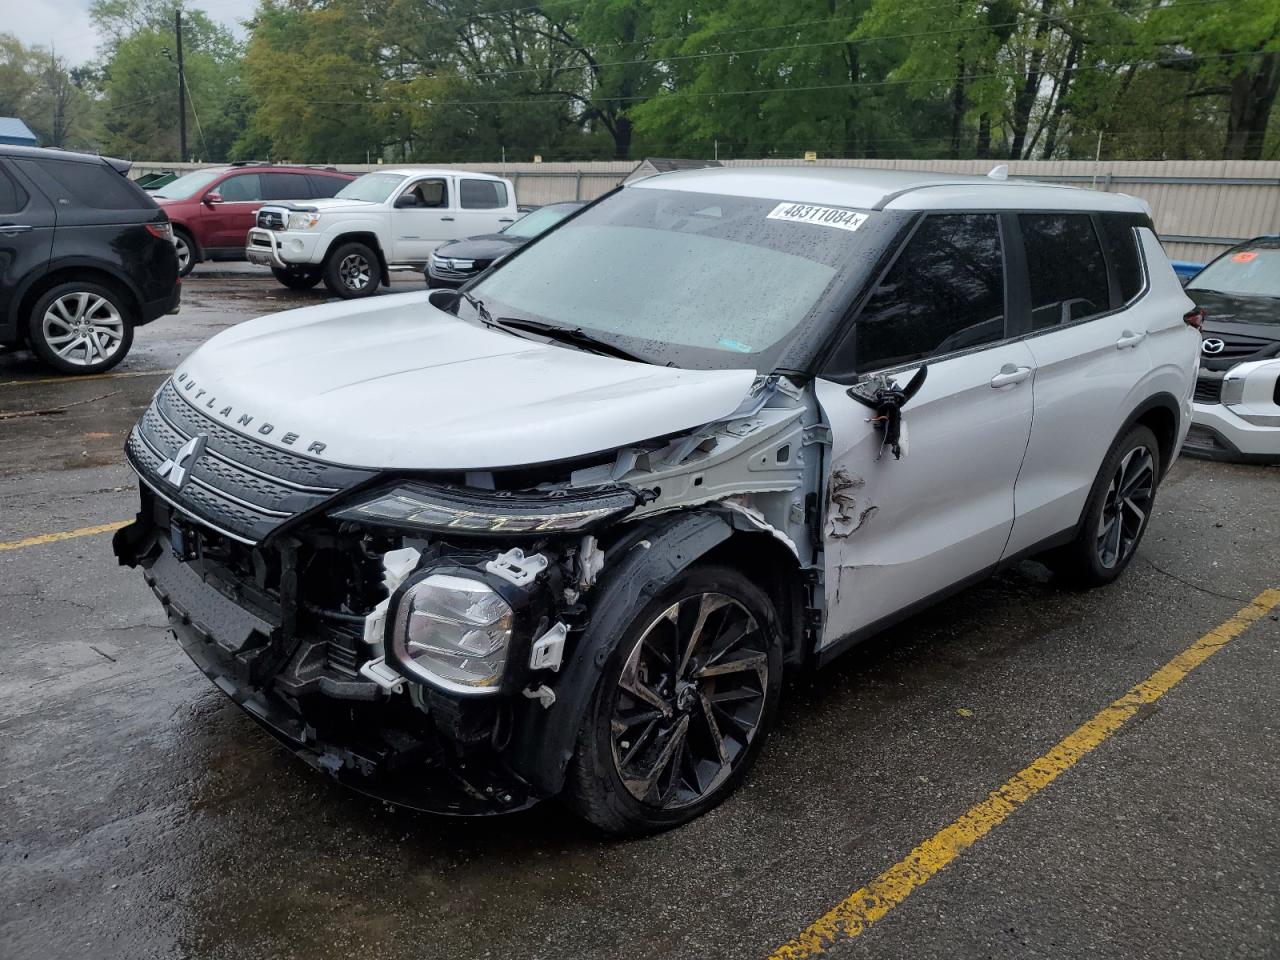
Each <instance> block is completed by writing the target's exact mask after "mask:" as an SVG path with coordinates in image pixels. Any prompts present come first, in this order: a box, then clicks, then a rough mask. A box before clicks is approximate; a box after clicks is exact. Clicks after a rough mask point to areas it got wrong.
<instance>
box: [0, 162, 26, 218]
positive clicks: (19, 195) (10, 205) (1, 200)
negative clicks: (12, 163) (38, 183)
mask: <svg viewBox="0 0 1280 960" xmlns="http://www.w3.org/2000/svg"><path fill="white" fill-rule="evenodd" d="M26 206H27V191H25V190H23V189H22V188H21V187H20V186H18V185H17V184H16V183H14V182H13V180H12V179H10V177H9V175H8V174H7V173H5V172H4V170H2V169H0V215H3V214H8V213H18V212H19V211H21V210H24V209H26Z"/></svg>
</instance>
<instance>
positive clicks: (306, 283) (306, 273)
mask: <svg viewBox="0 0 1280 960" xmlns="http://www.w3.org/2000/svg"><path fill="white" fill-rule="evenodd" d="M271 272H272V273H273V274H275V278H276V280H278V281H279V282H280V285H281V286H282V287H288V288H289V289H290V290H310V289H311V288H312V287H314V286H315V285H316V284H317V283H319V282H320V277H321V274H322V273H323V272H324V269H323V268H322V267H313V268H311V269H307V270H282V269H280V268H279V267H272V268H271Z"/></svg>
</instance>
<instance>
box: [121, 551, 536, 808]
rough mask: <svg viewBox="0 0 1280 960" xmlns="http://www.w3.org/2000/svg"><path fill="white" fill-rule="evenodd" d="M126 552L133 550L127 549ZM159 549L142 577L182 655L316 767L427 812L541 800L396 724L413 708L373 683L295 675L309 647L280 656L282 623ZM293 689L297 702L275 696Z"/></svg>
mask: <svg viewBox="0 0 1280 960" xmlns="http://www.w3.org/2000/svg"><path fill="white" fill-rule="evenodd" d="M125 529H126V530H128V529H129V528H125ZM122 532H123V531H122ZM124 539H125V540H129V539H131V538H124ZM120 546H121V547H125V548H126V549H129V546H128V545H127V544H126V543H124V542H122V543H121V544H120ZM161 547H162V548H161V550H160V551H159V552H158V553H157V554H156V556H155V557H154V560H152V562H151V563H150V566H149V567H148V569H147V570H146V572H145V576H146V580H147V583H148V584H149V585H150V586H151V588H152V590H153V591H154V592H155V594H156V596H157V597H158V598H159V600H160V602H161V604H162V605H163V606H164V608H165V612H166V614H167V615H168V618H169V626H170V630H171V632H172V634H173V635H174V637H175V638H176V639H177V640H178V642H179V644H180V645H181V646H182V649H183V650H184V651H185V652H186V654H187V655H188V656H189V657H190V658H191V660H192V661H193V662H194V663H195V664H196V666H197V667H199V668H200V670H201V671H202V672H203V673H204V674H205V676H207V677H208V678H209V679H210V680H211V681H212V682H213V684H214V685H215V686H216V687H217V688H218V689H219V690H221V691H222V692H223V693H224V694H226V695H227V697H229V698H230V699H231V700H232V701H233V702H235V703H236V705H238V706H239V707H240V708H241V709H243V710H244V711H245V712H246V713H247V714H249V716H251V717H252V718H253V719H254V720H255V721H257V723H258V724H259V725H261V726H262V727H263V728H264V729H266V730H267V731H268V732H269V733H270V734H271V735H272V736H274V737H275V738H276V739H277V740H279V741H280V742H281V743H282V744H284V745H285V746H286V747H288V748H289V749H290V750H292V751H293V752H294V753H295V754H296V755H297V756H298V757H299V758H300V759H302V760H303V761H304V762H306V763H307V764H308V765H309V766H311V767H313V768H315V769H317V770H320V771H323V772H324V773H326V774H328V775H329V776H331V777H333V778H334V779H336V780H338V781H339V782H341V783H342V784H344V785H345V786H348V787H350V788H352V789H354V790H357V791H359V792H360V793H363V794H366V795H368V796H371V797H375V798H377V799H380V800H385V801H387V802H389V803H393V804H396V805H398V806H403V807H408V808H411V809H414V810H421V811H425V812H429V813H437V814H445V815H452V816H487V815H494V814H502V813H512V812H515V811H517V810H523V809H526V808H527V807H530V806H532V805H533V804H534V803H536V802H537V801H538V800H539V799H540V796H539V795H537V794H536V793H535V792H534V791H533V790H532V788H531V787H530V786H529V785H528V784H527V783H525V782H524V781H523V780H522V779H521V778H520V777H519V776H517V775H516V774H514V773H512V772H511V771H510V770H508V769H507V768H506V766H505V765H504V764H503V763H502V762H501V761H500V760H499V759H498V757H497V756H496V754H494V753H492V752H490V751H480V752H474V751H473V752H469V753H468V754H467V755H466V756H465V759H461V758H460V757H459V756H458V755H457V754H456V753H455V752H454V751H452V750H451V749H450V745H449V744H447V743H446V742H445V741H444V739H443V738H442V737H440V736H438V735H436V734H434V733H433V727H432V723H431V721H430V720H428V719H427V718H425V717H424V718H423V721H424V722H423V723H421V724H419V725H418V729H409V728H407V727H406V726H405V725H403V724H399V723H397V722H396V711H397V710H404V709H406V706H407V705H406V704H404V703H403V702H401V701H398V700H392V698H389V697H386V696H385V695H383V694H382V693H381V692H380V691H379V690H378V689H377V688H376V685H375V684H372V683H369V682H367V681H346V680H341V679H334V678H332V677H326V676H323V675H321V676H315V675H314V674H308V673H307V672H306V670H305V669H304V668H305V664H303V665H302V666H303V668H298V662H297V661H298V658H300V657H301V658H305V654H306V651H305V650H301V647H302V646H303V645H305V643H306V641H303V642H302V644H299V647H298V648H295V649H289V650H285V649H283V648H281V647H280V635H279V631H280V624H279V622H278V621H276V620H274V619H273V618H272V617H271V615H270V614H269V613H267V612H265V611H254V610H250V609H246V608H245V607H243V606H241V605H239V604H237V603H235V602H233V601H232V600H230V599H228V598H227V597H225V596H223V594H222V593H221V592H219V591H218V590H216V589H214V588H213V587H212V586H210V585H209V584H207V583H205V582H204V580H203V579H202V578H201V576H200V575H199V574H198V573H197V572H196V571H195V570H193V569H192V568H191V566H190V565H189V564H187V563H184V562H182V561H180V560H178V559H177V558H176V557H175V556H174V555H173V553H172V552H171V550H169V549H167V548H165V547H164V546H163V542H162V544H161ZM286 662H288V664H289V666H290V668H291V669H290V670H289V671H283V670H282V674H283V673H286V672H287V673H288V674H289V680H288V682H280V683H277V682H276V680H275V674H276V667H281V668H283V666H284V665H285V663H286ZM264 672H265V673H267V674H268V677H267V679H266V680H265V682H264V681H262V680H261V676H262V674H263V673H264ZM255 678H257V679H255ZM299 678H301V680H302V683H301V685H299V683H298V680H299ZM325 680H329V681H330V682H332V683H334V684H342V685H343V687H345V688H352V687H361V688H367V690H365V691H364V692H365V693H366V694H367V695H366V696H360V695H359V693H360V692H361V691H354V690H351V689H345V690H343V691H337V690H335V691H333V693H334V694H338V695H339V696H341V697H342V698H341V699H339V698H338V697H337V696H333V695H326V691H325V688H324V681H325ZM290 683H292V689H294V690H295V691H297V692H299V696H297V697H294V696H290V695H288V694H284V693H281V692H279V690H278V689H277V688H283V689H288V688H289V686H290ZM400 696H402V697H403V695H400Z"/></svg>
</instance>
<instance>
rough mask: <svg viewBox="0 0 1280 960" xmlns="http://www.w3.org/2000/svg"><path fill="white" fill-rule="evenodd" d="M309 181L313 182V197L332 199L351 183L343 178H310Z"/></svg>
mask: <svg viewBox="0 0 1280 960" xmlns="http://www.w3.org/2000/svg"><path fill="white" fill-rule="evenodd" d="M307 179H308V180H310V181H311V195H312V196H313V197H332V196H333V195H334V194H335V193H337V192H338V191H339V190H341V189H342V188H343V187H345V186H346V185H347V184H348V183H350V182H351V181H350V180H343V179H342V178H341V177H317V176H309V177H307Z"/></svg>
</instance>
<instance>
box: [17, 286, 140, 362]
mask: <svg viewBox="0 0 1280 960" xmlns="http://www.w3.org/2000/svg"><path fill="white" fill-rule="evenodd" d="M134 319H135V318H134V313H133V309H132V308H131V307H130V306H129V304H128V302H127V301H126V300H125V298H124V297H122V296H121V295H120V294H119V293H117V292H116V291H115V290H112V289H109V288H107V287H104V286H100V285H99V284H96V283H79V282H76V283H61V284H58V286H56V287H54V288H53V289H51V290H49V291H47V292H46V293H45V294H44V296H42V297H41V298H40V299H39V300H37V301H36V305H35V309H34V310H32V311H31V316H30V317H29V318H28V322H27V342H28V343H29V344H30V345H31V349H32V350H34V351H35V354H36V356H37V357H39V358H40V359H41V360H43V361H44V362H45V363H46V364H48V365H49V366H51V367H53V368H54V369H55V370H59V371H61V372H62V373H78V374H86V373H102V372H103V371H104V370H110V369H111V368H112V367H114V366H115V365H116V364H117V363H119V362H120V361H121V360H123V359H124V358H125V355H126V354H128V352H129V347H131V346H132V345H133V327H134Z"/></svg>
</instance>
